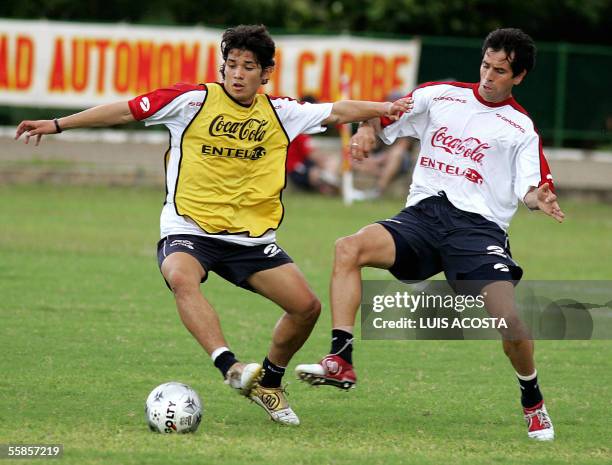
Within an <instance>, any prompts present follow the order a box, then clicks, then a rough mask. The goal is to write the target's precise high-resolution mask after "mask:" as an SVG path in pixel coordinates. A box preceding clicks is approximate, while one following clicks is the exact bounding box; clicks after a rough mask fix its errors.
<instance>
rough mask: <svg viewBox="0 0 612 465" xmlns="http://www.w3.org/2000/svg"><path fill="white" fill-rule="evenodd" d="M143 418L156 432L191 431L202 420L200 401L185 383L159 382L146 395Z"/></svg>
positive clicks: (196, 427)
mask: <svg viewBox="0 0 612 465" xmlns="http://www.w3.org/2000/svg"><path fill="white" fill-rule="evenodd" d="M145 418H146V420H147V423H148V425H149V429H150V430H151V431H154V432H156V433H193V432H194V431H195V430H197V429H198V426H200V421H201V420H202V401H201V400H200V397H199V396H198V393H197V392H195V391H194V390H193V389H191V388H190V387H189V386H187V385H186V384H183V383H177V382H174V381H172V382H169V383H164V384H160V385H159V386H157V387H156V388H155V389H153V390H152V391H151V394H149V397H147V402H146V403H145Z"/></svg>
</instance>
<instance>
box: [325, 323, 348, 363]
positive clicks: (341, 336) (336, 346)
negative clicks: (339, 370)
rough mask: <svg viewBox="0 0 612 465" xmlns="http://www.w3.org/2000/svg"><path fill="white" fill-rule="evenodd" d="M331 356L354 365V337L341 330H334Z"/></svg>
mask: <svg viewBox="0 0 612 465" xmlns="http://www.w3.org/2000/svg"><path fill="white" fill-rule="evenodd" d="M329 353H330V354H335V355H338V356H339V357H340V358H342V359H343V360H344V361H346V362H348V363H350V364H352V363H353V335H352V334H351V333H349V332H347V331H343V330H341V329H332V343H331V350H330V351H329Z"/></svg>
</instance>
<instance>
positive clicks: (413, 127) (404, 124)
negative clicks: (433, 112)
mask: <svg viewBox="0 0 612 465" xmlns="http://www.w3.org/2000/svg"><path fill="white" fill-rule="evenodd" d="M435 91H437V89H436V88H435V87H423V88H417V89H415V90H414V91H412V92H410V93H409V94H408V95H406V97H412V99H413V102H414V106H413V108H412V110H411V111H410V112H409V113H404V114H403V115H402V116H401V117H400V119H398V120H397V121H395V122H393V121H391V120H390V119H389V118H386V117H383V118H381V119H380V122H381V127H382V130H381V132H380V133H379V134H378V136H379V137H380V138H381V139H382V141H383V142H384V143H385V144H392V143H393V142H395V139H397V138H398V137H416V138H417V139H420V138H421V137H420V134H421V133H422V132H423V131H424V130H425V127H426V125H427V114H428V112H429V104H430V101H431V98H432V94H433V93H434V92H435Z"/></svg>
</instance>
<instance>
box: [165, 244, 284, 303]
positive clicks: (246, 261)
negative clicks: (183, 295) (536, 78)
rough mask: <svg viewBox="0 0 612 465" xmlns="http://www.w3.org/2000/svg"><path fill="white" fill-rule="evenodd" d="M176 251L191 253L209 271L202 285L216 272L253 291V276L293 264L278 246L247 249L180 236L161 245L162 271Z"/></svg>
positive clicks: (246, 247)
mask: <svg viewBox="0 0 612 465" xmlns="http://www.w3.org/2000/svg"><path fill="white" fill-rule="evenodd" d="M175 252H184V253H187V254H189V255H191V256H192V257H194V258H195V259H196V260H197V261H198V262H200V265H202V268H204V270H206V275H205V276H204V278H203V279H202V282H204V281H206V279H207V278H208V274H209V273H210V272H211V271H213V272H215V273H217V274H218V275H219V276H221V277H222V278H223V279H226V280H227V281H229V282H231V283H233V284H235V285H236V286H240V287H243V288H245V289H248V290H250V291H253V288H252V287H251V286H250V285H249V283H248V282H247V280H248V278H249V277H250V276H251V275H252V274H254V273H257V272H258V271H263V270H269V269H271V268H276V267H278V266H281V265H285V264H287V263H293V260H292V259H291V257H290V256H289V255H287V254H286V253H285V251H284V250H283V249H281V248H280V247H279V246H278V245H277V244H276V243H271V244H262V245H254V246H246V245H239V244H234V243H231V242H227V241H223V240H221V239H215V238H211V237H204V236H195V235H190V234H177V235H171V236H167V237H164V238H163V239H161V240H160V241H159V242H158V243H157V263H158V264H159V267H160V269H161V265H162V263H163V261H164V260H165V258H166V257H167V256H168V255H170V254H173V253H175ZM166 285H168V282H166ZM169 287H170V286H168V288H169Z"/></svg>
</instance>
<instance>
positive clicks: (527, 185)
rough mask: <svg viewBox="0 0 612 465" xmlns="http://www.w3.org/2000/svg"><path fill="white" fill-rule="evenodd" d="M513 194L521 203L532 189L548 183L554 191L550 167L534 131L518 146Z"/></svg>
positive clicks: (539, 139) (540, 140) (538, 137)
mask: <svg viewBox="0 0 612 465" xmlns="http://www.w3.org/2000/svg"><path fill="white" fill-rule="evenodd" d="M515 169H516V175H515V180H514V194H515V195H516V196H517V197H518V198H519V199H520V200H521V201H523V200H524V198H525V195H526V194H527V192H529V190H530V189H531V188H532V187H540V186H541V185H542V184H544V183H548V184H549V185H550V188H551V189H552V190H553V191H554V189H555V186H554V184H553V178H552V174H551V172H550V167H549V166H548V162H547V161H546V157H545V156H544V151H543V150H542V139H541V138H540V136H539V134H537V133H536V132H535V131H534V132H532V133H531V134H529V135H528V136H527V137H526V139H525V140H524V141H523V143H521V144H520V145H519V149H518V153H517V156H516V160H515Z"/></svg>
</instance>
